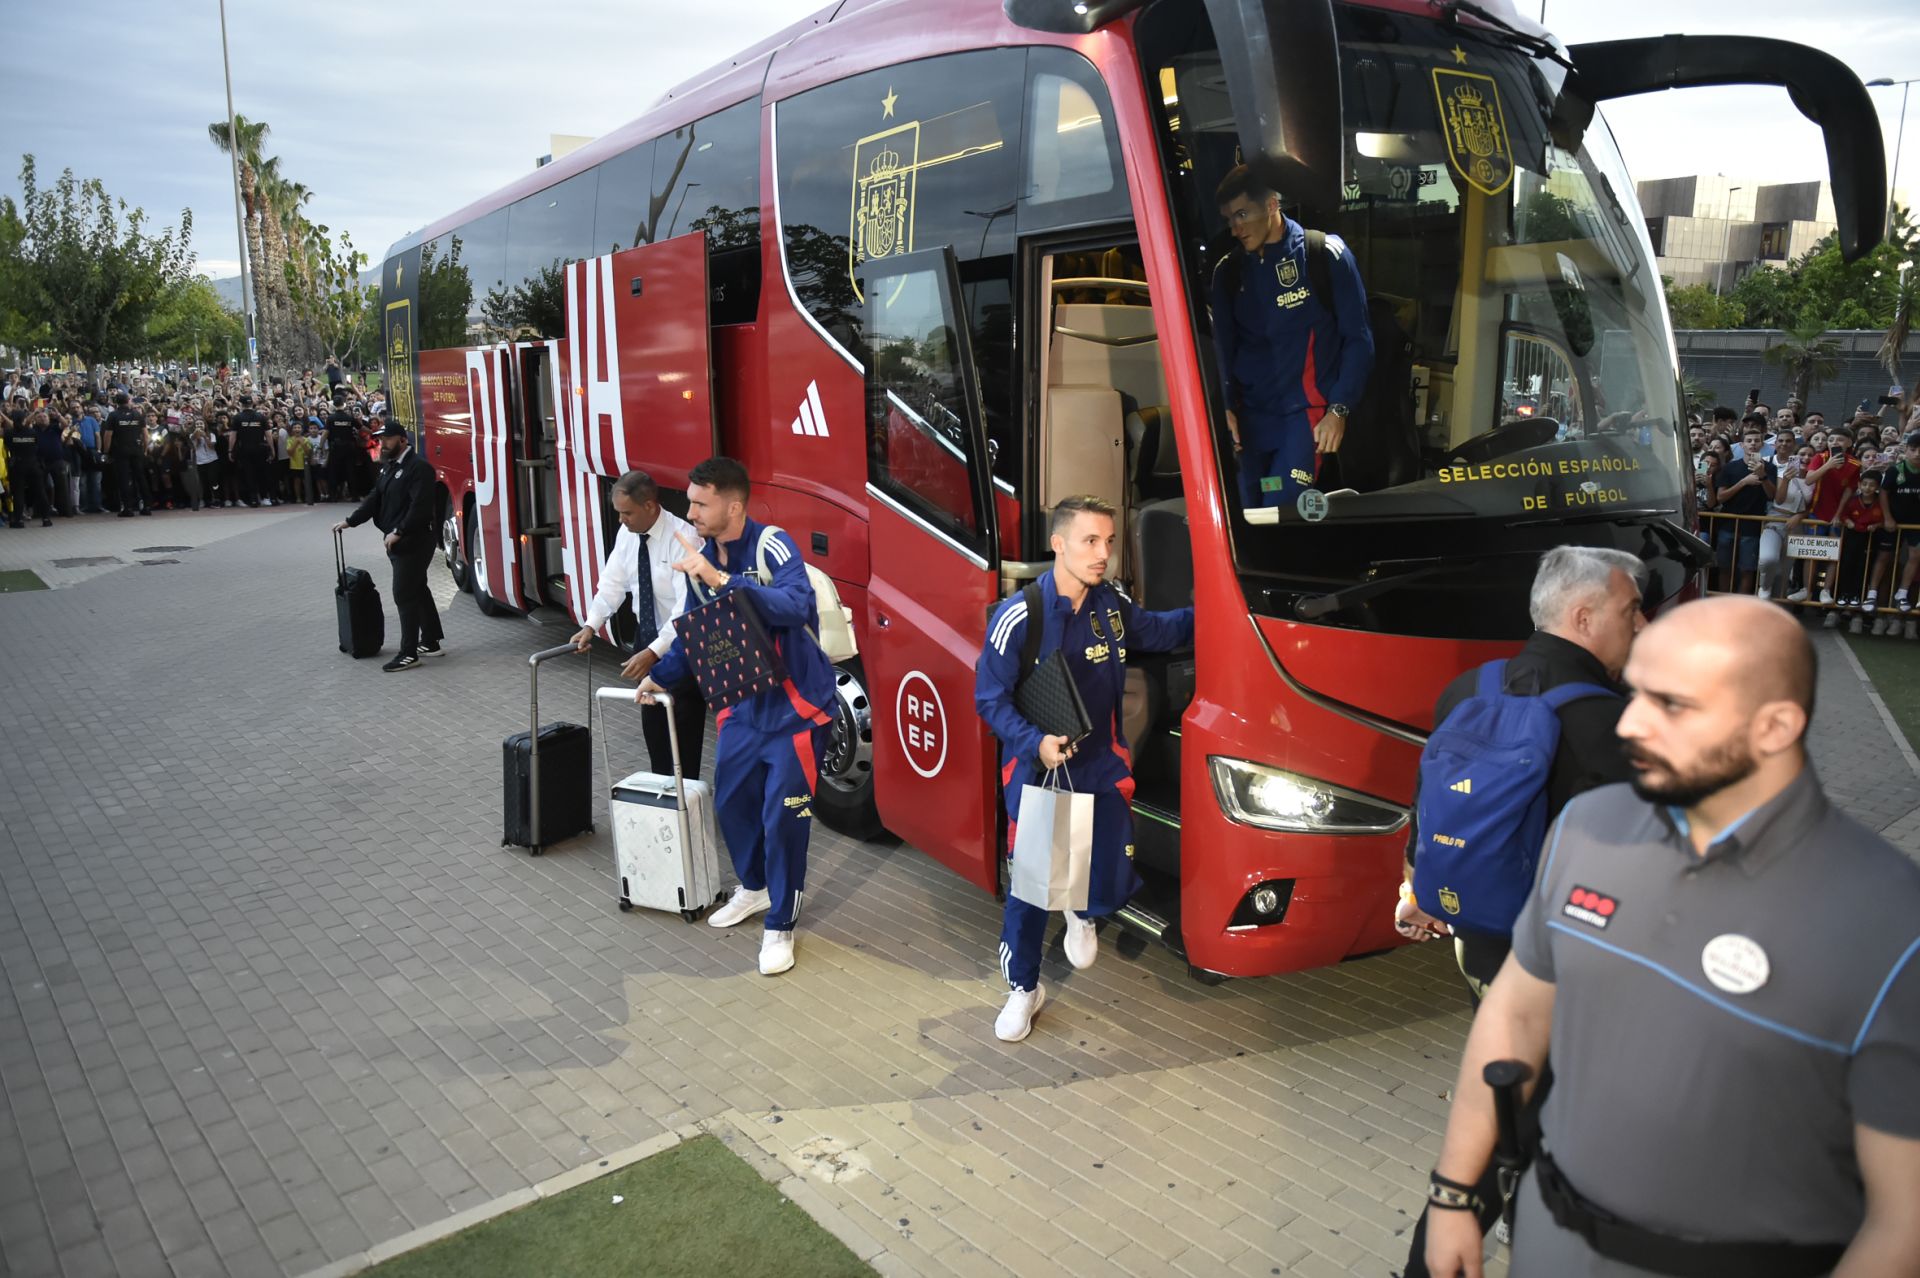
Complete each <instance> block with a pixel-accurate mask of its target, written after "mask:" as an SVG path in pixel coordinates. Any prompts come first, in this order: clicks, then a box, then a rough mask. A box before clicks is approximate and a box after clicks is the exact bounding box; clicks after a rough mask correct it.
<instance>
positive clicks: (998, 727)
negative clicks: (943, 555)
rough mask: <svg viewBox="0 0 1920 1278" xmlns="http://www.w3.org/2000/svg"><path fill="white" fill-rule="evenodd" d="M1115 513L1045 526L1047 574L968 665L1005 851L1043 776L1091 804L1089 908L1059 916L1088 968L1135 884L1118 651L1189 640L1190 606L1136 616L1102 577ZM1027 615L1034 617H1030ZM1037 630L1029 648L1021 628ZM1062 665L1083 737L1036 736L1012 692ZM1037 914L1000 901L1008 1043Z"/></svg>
mask: <svg viewBox="0 0 1920 1278" xmlns="http://www.w3.org/2000/svg"><path fill="white" fill-rule="evenodd" d="M1114 525H1115V520H1114V508H1113V506H1112V505H1110V504H1109V503H1107V502H1105V501H1103V500H1102V499H1100V498H1099V497H1090V496H1080V497H1068V498H1065V499H1064V500H1062V501H1061V502H1060V504H1059V505H1057V506H1055V507H1054V508H1053V515H1052V518H1051V520H1050V521H1049V528H1050V531H1051V537H1050V540H1051V542H1052V546H1053V571H1051V572H1049V573H1047V574H1046V575H1045V576H1043V577H1041V578H1040V580H1039V581H1037V582H1035V583H1033V584H1032V585H1030V586H1028V587H1027V588H1026V589H1025V590H1023V591H1021V593H1019V594H1017V595H1012V596H1009V597H1008V598H1007V599H1005V600H1003V601H1002V602H1001V603H1000V606H999V607H998V608H996V609H995V610H994V613H993V617H992V619H991V620H989V621H988V623H987V642H986V645H985V646H984V647H983V648H982V649H981V650H980V661H979V664H978V666H976V667H975V676H974V694H973V703H974V707H975V709H977V710H978V711H979V713H980V717H981V718H982V719H984V720H986V723H987V726H988V727H989V728H991V729H993V733H994V735H995V736H997V737H999V738H1000V780H1001V784H1002V785H1003V786H1004V787H1005V789H1006V801H1007V845H1008V847H1009V848H1011V847H1012V846H1013V842H1014V836H1015V833H1016V831H1017V823H1018V821H1019V816H1020V797H1021V792H1022V790H1023V789H1024V787H1025V784H1026V783H1027V782H1028V781H1036V782H1037V781H1038V780H1039V778H1040V776H1041V773H1042V771H1043V770H1044V771H1046V772H1052V771H1054V770H1055V769H1057V768H1062V767H1063V766H1066V765H1069V764H1071V766H1070V767H1067V770H1066V771H1065V772H1064V773H1062V774H1061V780H1062V782H1063V783H1064V785H1065V786H1066V787H1067V788H1070V789H1072V790H1074V791H1075V792H1078V793H1081V794H1086V793H1089V792H1090V793H1092V794H1093V796H1094V806H1093V854H1092V861H1091V867H1090V874H1089V891H1088V899H1087V909H1086V910H1085V912H1084V913H1076V912H1074V911H1072V910H1067V911H1064V916H1065V919H1066V929H1067V931H1066V950H1067V960H1068V961H1069V962H1070V963H1072V964H1073V966H1075V967H1076V968H1087V967H1091V966H1093V961H1094V958H1095V957H1096V956H1097V955H1098V953H1099V941H1098V938H1097V937H1096V936H1095V934H1094V925H1093V920H1094V919H1096V918H1099V917H1102V916H1104V915H1108V914H1111V913H1113V912H1114V911H1115V910H1118V909H1119V908H1120V907H1121V906H1122V905H1125V904H1126V902H1127V898H1128V897H1130V896H1132V895H1133V894H1134V892H1135V891H1136V890H1138V888H1139V886H1140V878H1139V876H1138V875H1137V874H1135V873H1134V869H1133V810H1132V800H1133V756H1132V755H1131V754H1130V753H1129V752H1128V742H1127V739H1126V733H1125V732H1124V731H1123V730H1122V729H1121V726H1120V701H1121V694H1122V691H1123V689H1124V687H1125V683H1126V665H1127V652H1128V650H1129V649H1130V648H1131V649H1136V650H1138V651H1141V652H1169V651H1172V650H1174V649H1177V648H1184V647H1187V646H1189V645H1190V644H1192V643H1193V609H1192V608H1191V607H1188V608H1180V609H1177V610H1174V611H1171V612H1149V611H1147V610H1146V609H1144V608H1136V607H1135V606H1134V604H1133V601H1132V600H1131V599H1129V598H1127V596H1126V594H1125V592H1123V591H1122V590H1121V589H1120V588H1119V587H1118V586H1116V585H1113V584H1111V583H1109V582H1108V581H1107V573H1108V571H1109V568H1110V566H1111V565H1112V563H1113V553H1114V546H1113V543H1114V532H1115V528H1114ZM1035 614H1037V615H1035ZM1036 624H1037V625H1039V627H1040V632H1039V642H1038V643H1037V644H1029V643H1028V632H1029V630H1030V628H1031V627H1033V626H1034V625H1036ZM1055 659H1058V660H1059V661H1061V662H1063V663H1064V664H1065V667H1066V673H1067V675H1068V676H1069V677H1070V678H1071V680H1072V685H1073V688H1074V690H1076V691H1077V692H1078V693H1079V700H1080V702H1081V703H1082V704H1083V705H1084V707H1085V710H1086V719H1085V722H1086V725H1087V730H1086V733H1085V735H1084V736H1083V737H1081V739H1079V740H1077V741H1076V740H1074V739H1073V738H1072V737H1070V736H1068V735H1066V734H1063V733H1060V732H1057V731H1056V732H1052V733H1049V732H1048V731H1047V730H1046V728H1047V727H1052V726H1056V725H1051V724H1049V725H1045V726H1043V725H1040V724H1036V723H1034V722H1033V721H1032V720H1031V719H1029V718H1028V717H1026V716H1025V715H1023V714H1022V713H1021V709H1020V705H1019V702H1018V697H1019V691H1020V685H1021V683H1022V682H1023V680H1024V679H1026V678H1028V677H1033V676H1034V675H1035V674H1036V672H1038V673H1039V674H1040V675H1041V676H1044V675H1045V674H1046V673H1047V672H1046V671H1045V670H1044V669H1042V667H1045V666H1046V664H1047V663H1048V662H1049V661H1052V660H1055ZM1046 926H1047V911H1046V910H1043V909H1041V908H1040V907H1038V906H1035V905H1031V904H1029V903H1028V902H1026V901H1022V900H1020V899H1019V898H1018V897H1016V896H1014V894H1013V893H1011V892H1009V893H1008V894H1007V907H1006V915H1005V919H1004V922H1003V924H1002V926H1001V929H1000V972H1001V975H1002V976H1004V977H1005V978H1006V981H1007V987H1008V997H1007V1005H1006V1008H1005V1009H1004V1010H1003V1011H1002V1012H1001V1013H1000V1016H999V1018H998V1019H997V1020H995V1021H994V1025H993V1031H994V1033H995V1035H997V1036H998V1037H999V1038H1001V1039H1003V1040H1005V1041H1006V1042H1009V1043H1014V1042H1018V1041H1020V1040H1021V1039H1023V1038H1025V1037H1026V1036H1027V1035H1028V1033H1029V1032H1031V1030H1032V1029H1033V1018H1034V1014H1035V1013H1036V1012H1038V1011H1039V1010H1040V1005H1041V1004H1042V1003H1043V1002H1044V1001H1045V1000H1046V993H1045V991H1044V990H1042V989H1041V987H1040V948H1041V941H1042V940H1043V939H1044V937H1045V933H1046Z"/></svg>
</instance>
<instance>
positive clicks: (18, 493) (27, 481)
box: [7, 457, 53, 528]
mask: <svg viewBox="0 0 1920 1278" xmlns="http://www.w3.org/2000/svg"><path fill="white" fill-rule="evenodd" d="M7 482H8V484H9V486H10V487H12V489H13V526H14V527H15V528H20V527H23V526H24V525H25V524H26V522H27V507H28V506H29V505H31V506H32V507H33V509H34V513H35V514H37V515H38V516H39V517H40V518H42V519H52V518H53V508H52V507H51V506H49V505H47V472H46V468H45V467H43V466H41V465H40V463H39V461H38V460H37V459H36V460H35V461H34V463H33V464H32V465H28V464H27V463H25V462H23V461H21V460H20V459H19V458H18V457H12V458H9V459H8V469H7Z"/></svg>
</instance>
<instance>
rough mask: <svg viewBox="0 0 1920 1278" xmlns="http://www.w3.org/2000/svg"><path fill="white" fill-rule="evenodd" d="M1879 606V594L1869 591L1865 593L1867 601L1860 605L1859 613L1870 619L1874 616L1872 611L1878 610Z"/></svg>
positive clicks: (1875, 591)
mask: <svg viewBox="0 0 1920 1278" xmlns="http://www.w3.org/2000/svg"><path fill="white" fill-rule="evenodd" d="M1879 606H1880V592H1879V591H1877V590H1869V591H1868V592H1867V601H1866V602H1865V603H1863V604H1861V605H1860V611H1861V612H1864V613H1866V614H1867V615H1868V616H1869V617H1871V616H1872V615H1873V614H1874V610H1875V609H1877V608H1879Z"/></svg>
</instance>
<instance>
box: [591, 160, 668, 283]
mask: <svg viewBox="0 0 1920 1278" xmlns="http://www.w3.org/2000/svg"><path fill="white" fill-rule="evenodd" d="M653 145H654V144H653V143H652V142H642V143H640V144H639V145H638V146H635V147H631V148H629V149H628V150H625V151H622V152H621V153H620V154H618V155H615V156H611V157H609V158H607V159H605V160H602V161H600V163H599V164H598V165H597V166H596V169H597V170H598V172H599V174H600V189H599V191H598V192H597V193H596V194H595V197H594V204H593V252H592V253H589V254H588V255H587V256H589V257H599V256H601V255H602V254H605V253H618V252H619V251H620V250H621V249H630V248H637V247H639V246H640V245H642V244H651V243H652V242H653V236H652V234H651V231H652V226H653V223H652V221H651V219H650V217H649V213H648V208H649V205H650V203H651V199H650V197H651V194H652V191H653Z"/></svg>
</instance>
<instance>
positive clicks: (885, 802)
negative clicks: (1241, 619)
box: [856, 246, 999, 891]
mask: <svg viewBox="0 0 1920 1278" xmlns="http://www.w3.org/2000/svg"><path fill="white" fill-rule="evenodd" d="M856 282H857V283H858V286H859V290H858V291H859V294H860V298H859V305H860V306H861V308H862V319H863V323H864V329H865V337H866V343H865V344H866V351H867V359H868V365H867V369H866V381H867V441H868V447H867V466H868V471H867V475H868V480H867V494H868V496H869V497H870V498H871V504H870V506H869V507H868V510H869V538H870V543H869V544H870V546H871V551H870V554H871V563H872V576H871V578H870V582H869V586H868V590H869V595H868V599H869V603H868V616H869V619H870V622H871V624H870V625H869V626H868V627H867V637H866V645H865V652H864V654H863V655H864V659H865V662H866V670H867V674H868V677H869V687H870V688H871V690H872V693H873V699H874V704H875V707H876V713H875V715H874V729H875V730H874V734H873V752H874V760H873V768H874V794H875V799H876V802H877V804H878V806H879V811H880V819H881V820H882V821H883V822H885V823H886V826H887V828H888V829H890V830H892V831H893V832H894V833H895V834H897V835H899V836H900V837H901V838H903V839H906V840H907V841H909V842H911V843H913V844H914V845H915V846H917V847H919V848H920V849H922V850H923V851H925V852H927V853H929V854H930V855H932V856H933V857H935V858H936V859H938V860H940V861H942V862H943V863H945V864H946V865H948V866H949V867H951V868H952V869H953V870H954V871H955V872H956V873H958V874H960V875H961V876H962V877H964V878H966V879H968V880H970V881H972V882H974V883H977V884H979V885H980V886H981V887H983V888H985V889H987V890H988V891H995V890H997V889H998V886H999V866H998V864H997V862H996V857H997V854H998V845H997V827H996V824H995V814H994V807H993V805H994V800H995V795H996V786H995V782H996V780H997V778H996V777H995V775H994V774H995V767H994V762H993V760H994V745H993V737H992V735H991V733H989V732H988V730H987V727H986V725H985V724H984V723H982V722H981V720H980V717H979V716H978V715H977V714H975V713H974V709H973V668H974V662H975V661H976V660H977V659H978V657H979V655H980V645H981V644H982V642H984V639H985V632H986V621H987V613H988V610H989V609H990V608H992V607H993V605H994V603H995V601H996V600H997V599H998V598H999V550H998V537H997V535H996V531H995V512H994V501H993V484H992V470H991V462H990V458H989V454H988V451H987V442H986V431H985V427H984V423H983V419H982V415H981V410H980V393H979V384H978V382H977V380H976V378H975V373H974V364H973V351H972V346H971V343H970V339H969V335H968V330H967V321H966V315H965V313H964V312H963V311H962V310H961V309H960V305H959V298H960V284H959V274H958V271H957V269H956V266H955V263H954V257H953V250H952V249H951V248H948V247H944V246H943V247H941V248H939V249H928V250H923V251H921V252H917V253H906V254H901V255H899V256H895V257H886V258H878V259H874V260H871V261H868V262H866V263H863V264H862V266H861V267H860V269H859V272H858V276H857V281H856Z"/></svg>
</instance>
